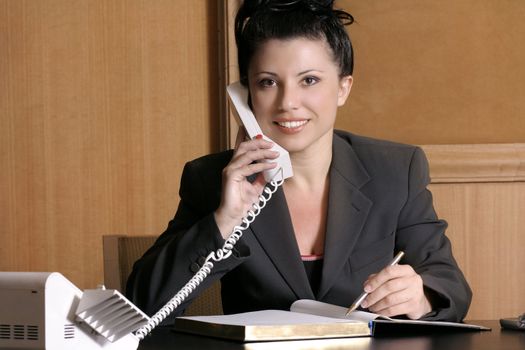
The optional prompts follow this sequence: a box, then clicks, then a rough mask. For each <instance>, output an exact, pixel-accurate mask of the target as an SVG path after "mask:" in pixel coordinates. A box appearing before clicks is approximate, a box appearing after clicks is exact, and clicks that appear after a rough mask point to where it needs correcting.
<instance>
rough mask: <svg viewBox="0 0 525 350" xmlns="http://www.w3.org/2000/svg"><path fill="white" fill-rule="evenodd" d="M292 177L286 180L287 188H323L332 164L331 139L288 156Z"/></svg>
mask: <svg viewBox="0 0 525 350" xmlns="http://www.w3.org/2000/svg"><path fill="white" fill-rule="evenodd" d="M290 159H291V161H292V167H293V172H294V176H292V177H291V178H289V179H287V180H286V184H287V186H293V187H300V188H302V189H304V190H309V189H310V190H315V189H319V188H324V187H325V183H326V179H327V177H328V172H329V170H330V164H331V162H332V137H329V138H326V140H324V142H320V143H318V144H316V145H315V147H310V148H309V149H308V150H304V151H301V152H295V153H291V154H290Z"/></svg>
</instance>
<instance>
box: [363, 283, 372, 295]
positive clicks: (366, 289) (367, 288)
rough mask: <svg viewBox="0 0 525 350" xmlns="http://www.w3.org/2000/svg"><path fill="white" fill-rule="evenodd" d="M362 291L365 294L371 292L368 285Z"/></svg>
mask: <svg viewBox="0 0 525 350" xmlns="http://www.w3.org/2000/svg"><path fill="white" fill-rule="evenodd" d="M364 289H365V292H367V293H370V292H371V291H372V287H370V286H369V285H366V286H365V288H364Z"/></svg>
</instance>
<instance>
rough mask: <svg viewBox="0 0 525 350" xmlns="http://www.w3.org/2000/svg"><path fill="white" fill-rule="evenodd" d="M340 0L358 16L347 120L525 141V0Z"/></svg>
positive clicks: (467, 140)
mask: <svg viewBox="0 0 525 350" xmlns="http://www.w3.org/2000/svg"><path fill="white" fill-rule="evenodd" d="M337 3H338V4H339V5H340V7H343V8H345V9H348V10H349V11H350V12H351V13H352V14H353V15H354V16H355V19H356V23H355V24H352V25H351V26H349V27H348V31H349V33H350V35H351V37H352V40H353V43H354V46H355V71H354V86H353V88H352V93H351V94H350V98H349V100H348V101H347V103H346V105H345V106H344V107H343V108H341V110H340V113H339V115H338V123H337V126H338V127H339V128H341V129H346V130H352V131H354V132H356V133H360V134H364V135H370V136H375V137H379V138H386V139H392V140H397V141H401V142H406V143H412V144H475V143H509V142H510V143H513V142H525V118H524V115H525V99H523V98H522V97H523V96H524V94H525V83H524V82H525V65H523V64H522V61H523V57H524V56H525V44H523V39H522V38H523V37H525V22H524V21H523V18H525V1H521V0H507V1H491V0H460V1H455V0H449V1H434V0H397V1H380V0H372V1H359V0H339V1H337Z"/></svg>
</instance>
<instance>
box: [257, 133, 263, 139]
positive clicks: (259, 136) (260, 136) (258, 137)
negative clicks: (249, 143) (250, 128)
mask: <svg viewBox="0 0 525 350" xmlns="http://www.w3.org/2000/svg"><path fill="white" fill-rule="evenodd" d="M255 138H256V139H257V140H260V139H262V138H263V136H262V134H258V135H257V136H255Z"/></svg>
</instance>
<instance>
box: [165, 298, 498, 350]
mask: <svg viewBox="0 0 525 350" xmlns="http://www.w3.org/2000/svg"><path fill="white" fill-rule="evenodd" d="M346 311H347V308H345V307H341V306H337V305H332V304H326V303H322V302H319V301H315V300H306V299H302V300H297V301H296V302H294V303H293V304H292V305H291V307H290V311H284V310H261V311H254V312H245V313H240V314H232V315H218V316H188V317H178V318H177V319H176V320H175V326H174V329H175V331H180V332H186V333H192V334H198V335H205V336H211V337H217V338H223V339H230V340H236V341H240V342H255V341H274V340H297V339H323V338H348V337H365V336H377V335H388V334H424V333H425V332H431V333H436V332H450V331H480V330H490V328H486V327H483V326H477V325H472V324H466V323H456V322H439V321H419V320H405V319H392V318H389V317H384V316H380V315H377V314H373V313H369V312H364V311H353V312H352V313H350V314H349V315H346Z"/></svg>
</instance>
